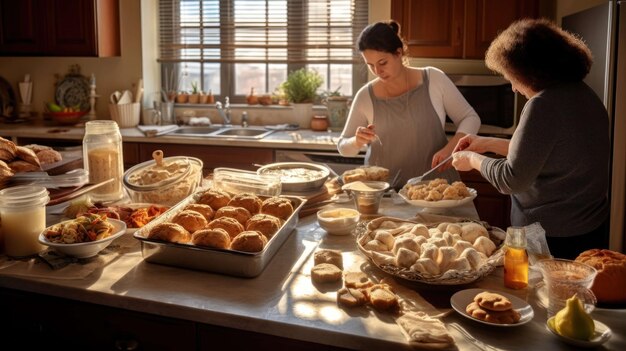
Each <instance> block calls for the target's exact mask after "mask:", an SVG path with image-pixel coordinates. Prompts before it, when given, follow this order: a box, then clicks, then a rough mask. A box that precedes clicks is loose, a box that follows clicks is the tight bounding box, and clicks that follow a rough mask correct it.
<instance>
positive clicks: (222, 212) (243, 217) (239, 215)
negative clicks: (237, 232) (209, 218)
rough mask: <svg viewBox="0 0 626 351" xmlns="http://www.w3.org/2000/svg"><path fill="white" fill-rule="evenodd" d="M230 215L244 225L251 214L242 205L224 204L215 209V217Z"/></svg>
mask: <svg viewBox="0 0 626 351" xmlns="http://www.w3.org/2000/svg"><path fill="white" fill-rule="evenodd" d="M220 217H230V218H234V219H236V220H237V222H239V223H241V225H246V222H247V221H248V220H249V219H250V217H251V215H250V212H249V211H248V210H246V209H245V208H243V207H235V206H231V205H228V206H224V207H222V208H220V209H219V210H217V211H215V218H220Z"/></svg>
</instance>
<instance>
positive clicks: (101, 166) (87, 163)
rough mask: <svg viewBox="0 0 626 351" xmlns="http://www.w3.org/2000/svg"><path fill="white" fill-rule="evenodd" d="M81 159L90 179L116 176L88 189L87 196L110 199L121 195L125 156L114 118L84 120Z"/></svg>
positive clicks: (103, 200)
mask: <svg viewBox="0 0 626 351" xmlns="http://www.w3.org/2000/svg"><path fill="white" fill-rule="evenodd" d="M83 163H84V168H85V170H87V171H88V172H89V182H90V183H93V184H95V183H100V182H103V181H105V180H109V179H111V178H113V179H115V180H114V181H112V182H110V183H108V184H106V185H103V186H101V187H99V188H96V189H94V190H92V191H91V193H90V196H91V198H92V199H93V200H94V201H102V202H109V201H116V200H119V199H120V198H122V196H123V195H124V192H123V188H122V179H123V177H124V157H123V154H122V135H121V134H120V130H119V127H118V125H117V123H115V121H111V120H95V121H89V122H87V123H86V124H85V136H84V138H83Z"/></svg>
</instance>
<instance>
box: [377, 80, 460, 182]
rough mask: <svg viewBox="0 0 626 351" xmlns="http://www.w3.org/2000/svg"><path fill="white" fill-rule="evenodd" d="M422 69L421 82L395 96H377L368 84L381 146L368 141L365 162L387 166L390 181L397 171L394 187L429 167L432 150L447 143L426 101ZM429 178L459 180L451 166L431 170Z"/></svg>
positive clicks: (427, 93) (431, 106)
mask: <svg viewBox="0 0 626 351" xmlns="http://www.w3.org/2000/svg"><path fill="white" fill-rule="evenodd" d="M423 72H424V75H423V76H424V81H423V84H422V85H420V86H419V87H413V88H411V89H409V91H408V92H406V93H405V94H402V95H400V96H397V97H393V98H378V97H376V96H375V95H374V91H373V87H372V84H370V85H369V87H368V91H369V94H370V98H371V100H372V104H373V107H374V118H373V121H374V126H375V130H376V134H378V136H379V137H380V140H381V141H382V145H380V143H378V142H377V141H373V142H372V143H370V146H369V148H368V149H367V153H366V155H365V164H366V165H375V166H381V167H385V168H387V169H389V177H390V179H389V180H390V181H392V180H393V177H394V176H395V175H396V173H397V172H398V171H401V173H400V177H399V179H398V182H397V183H396V188H401V187H402V186H403V185H404V184H406V182H407V180H409V179H410V178H413V177H417V176H420V175H422V174H423V173H424V172H426V171H427V170H429V169H430V168H431V163H432V159H433V155H434V154H435V152H437V151H438V150H440V149H441V148H442V147H444V146H445V145H446V144H447V142H448V139H447V138H446V134H445V131H444V130H443V127H442V126H441V121H440V119H439V116H438V115H437V112H435V108H434V107H433V104H432V102H431V100H430V93H429V91H428V83H429V79H428V71H423ZM430 178H431V179H434V178H446V179H448V181H450V182H452V181H455V180H459V179H460V177H459V174H458V173H457V172H456V170H454V168H451V169H449V170H447V171H446V172H442V173H439V172H435V173H434V174H433V176H432V177H430Z"/></svg>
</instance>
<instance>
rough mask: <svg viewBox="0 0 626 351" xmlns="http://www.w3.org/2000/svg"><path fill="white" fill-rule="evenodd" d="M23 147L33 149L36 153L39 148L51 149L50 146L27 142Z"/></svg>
mask: <svg viewBox="0 0 626 351" xmlns="http://www.w3.org/2000/svg"><path fill="white" fill-rule="evenodd" d="M24 147H25V148H28V149H31V150H33V152H34V153H38V152H39V151H41V150H50V149H52V148H51V147H50V146H46V145H39V144H28V145H24Z"/></svg>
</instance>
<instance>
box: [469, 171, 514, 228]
mask: <svg viewBox="0 0 626 351" xmlns="http://www.w3.org/2000/svg"><path fill="white" fill-rule="evenodd" d="M459 173H460V174H461V179H462V180H463V183H465V184H466V185H467V186H468V187H470V188H473V189H476V192H477V193H478V196H476V198H475V199H474V206H476V211H477V212H478V217H480V220H482V221H485V222H487V223H489V224H490V225H492V226H495V227H498V228H501V229H504V230H506V228H507V227H509V226H510V225H511V197H510V196H509V195H505V194H501V193H500V192H499V191H497V190H496V189H495V188H494V187H493V186H492V185H491V183H489V182H488V181H487V180H485V178H483V177H482V176H481V175H480V172H478V171H471V172H459Z"/></svg>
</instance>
